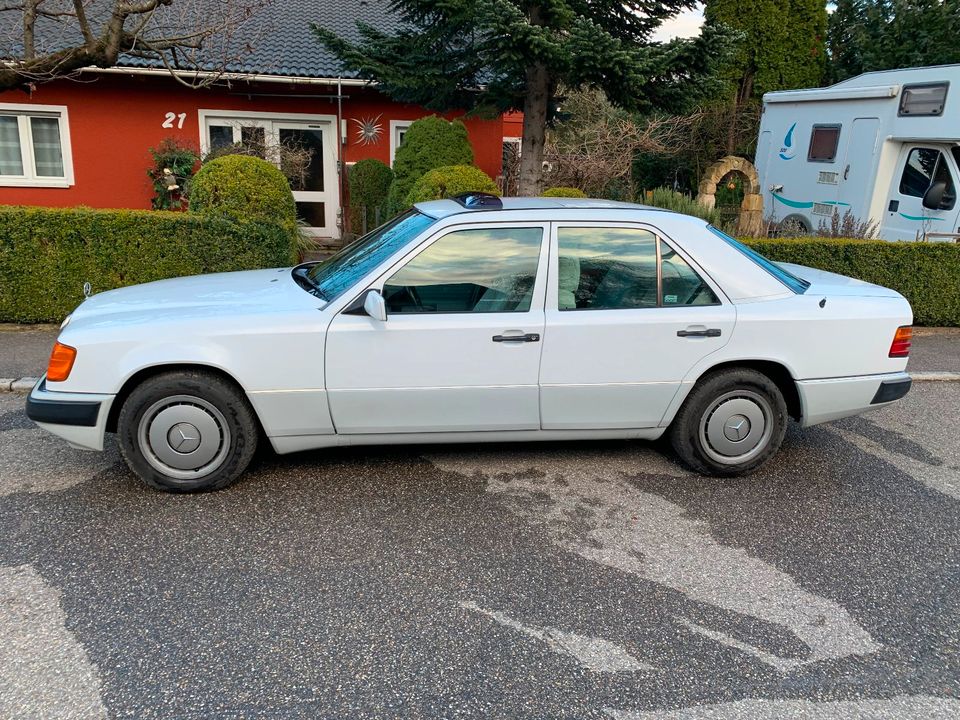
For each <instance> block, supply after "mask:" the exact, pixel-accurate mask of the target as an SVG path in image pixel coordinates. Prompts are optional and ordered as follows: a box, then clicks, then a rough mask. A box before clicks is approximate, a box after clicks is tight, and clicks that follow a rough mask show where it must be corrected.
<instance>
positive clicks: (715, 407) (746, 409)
mask: <svg viewBox="0 0 960 720" xmlns="http://www.w3.org/2000/svg"><path fill="white" fill-rule="evenodd" d="M786 429H787V405H786V402H785V401H784V399H783V393H781V392H780V389H779V388H778V387H777V385H776V383H774V382H773V381H772V380H771V379H770V378H769V377H767V376H766V375H764V374H762V373H759V372H757V371H755V370H750V369H748V368H731V369H729V370H721V371H719V372H717V373H715V374H713V375H710V376H708V377H706V378H704V379H703V380H701V381H700V382H699V383H697V385H696V386H695V387H694V388H693V390H691V391H690V395H689V396H688V397H687V399H686V401H685V402H684V404H683V407H681V408H680V412H679V413H677V417H676V418H675V419H674V421H673V424H672V425H671V427H670V442H671V444H672V445H673V449H674V451H675V452H676V453H677V455H679V456H680V459H681V460H683V462H684V463H685V464H686V465H688V466H689V467H690V468H692V469H693V470H696V471H697V472H700V473H703V474H706V475H719V476H734V475H746V474H747V473H750V472H753V471H754V470H756V469H757V468H758V467H760V466H761V465H762V464H763V463H765V462H766V461H767V460H769V459H770V457H772V456H773V455H774V454H775V453H776V452H777V450H778V449H779V448H780V443H781V442H783V436H784V434H785V433H786Z"/></svg>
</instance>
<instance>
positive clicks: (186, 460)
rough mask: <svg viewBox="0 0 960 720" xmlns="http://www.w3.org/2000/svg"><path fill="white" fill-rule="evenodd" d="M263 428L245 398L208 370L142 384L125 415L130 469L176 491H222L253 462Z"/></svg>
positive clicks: (122, 432) (121, 429) (123, 444)
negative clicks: (259, 431) (259, 432)
mask: <svg viewBox="0 0 960 720" xmlns="http://www.w3.org/2000/svg"><path fill="white" fill-rule="evenodd" d="M257 430H258V428H257V422H256V418H255V417H254V414H253V410H252V409H251V408H250V405H249V404H248V403H247V400H246V398H245V397H244V395H243V393H242V392H240V390H238V389H237V388H235V387H234V386H233V385H232V384H231V383H229V382H227V381H226V380H224V379H223V378H221V377H219V376H218V375H215V374H213V373H210V372H205V371H177V372H168V373H163V374H161V375H155V376H154V377H151V378H148V379H147V380H145V381H144V382H143V383H141V384H140V385H138V386H137V387H136V388H135V389H134V390H133V392H131V393H130V395H129V396H128V397H127V399H126V401H125V402H124V404H123V407H122V408H121V410H120V417H119V418H118V421H117V433H118V437H119V441H120V450H121V452H122V454H123V457H124V460H126V462H127V465H129V467H130V469H131V470H133V472H135V473H136V474H137V475H138V476H139V477H140V478H141V479H142V480H143V481H144V482H145V483H147V484H148V485H150V486H151V487H154V488H157V489H159V490H167V491H170V492H200V491H208V490H220V489H222V488H225V487H227V486H228V485H230V484H231V483H233V482H234V481H235V480H236V479H237V478H238V477H239V476H240V474H241V473H242V472H243V471H244V470H245V469H246V468H247V465H249V464H250V460H251V458H252V457H253V454H254V452H255V451H256V448H257V438H258V432H257Z"/></svg>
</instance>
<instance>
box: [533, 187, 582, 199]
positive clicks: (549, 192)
mask: <svg viewBox="0 0 960 720" xmlns="http://www.w3.org/2000/svg"><path fill="white" fill-rule="evenodd" d="M586 196H587V194H586V193H585V192H584V191H583V190H581V189H580V188H575V187H552V188H547V189H546V190H544V191H543V197H566V198H585V197H586Z"/></svg>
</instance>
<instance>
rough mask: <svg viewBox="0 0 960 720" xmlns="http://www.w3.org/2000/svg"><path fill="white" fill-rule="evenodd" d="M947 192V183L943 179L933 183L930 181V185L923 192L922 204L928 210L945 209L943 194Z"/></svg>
mask: <svg viewBox="0 0 960 720" xmlns="http://www.w3.org/2000/svg"><path fill="white" fill-rule="evenodd" d="M946 193H947V183H946V182H945V181H943V180H938V181H937V182H935V183H932V184H931V185H930V187H928V188H927V191H926V192H925V193H924V194H923V206H924V207H925V208H927V209H929V210H945V209H947V208H944V202H943V200H944V195H946Z"/></svg>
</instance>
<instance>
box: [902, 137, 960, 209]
mask: <svg viewBox="0 0 960 720" xmlns="http://www.w3.org/2000/svg"><path fill="white" fill-rule="evenodd" d="M935 182H943V183H945V184H946V191H945V192H944V197H945V198H947V197H955V195H956V193H955V192H954V188H953V178H952V177H950V168H949V167H948V166H947V159H946V158H945V157H944V155H943V153H942V152H940V151H939V150H936V149H934V148H913V149H912V150H911V151H910V154H909V155H908V156H907V162H906V164H905V165H904V166H903V175H902V176H901V177H900V194H901V195H909V196H911V197H919V198H922V197H923V196H924V195H925V194H926V192H927V190H928V189H929V188H930V186H931V185H932V184H933V183H935ZM952 207H953V205H952V204H951V205H950V207H948V208H947V207H945V208H944V209H945V210H949V209H950V208H952Z"/></svg>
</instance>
